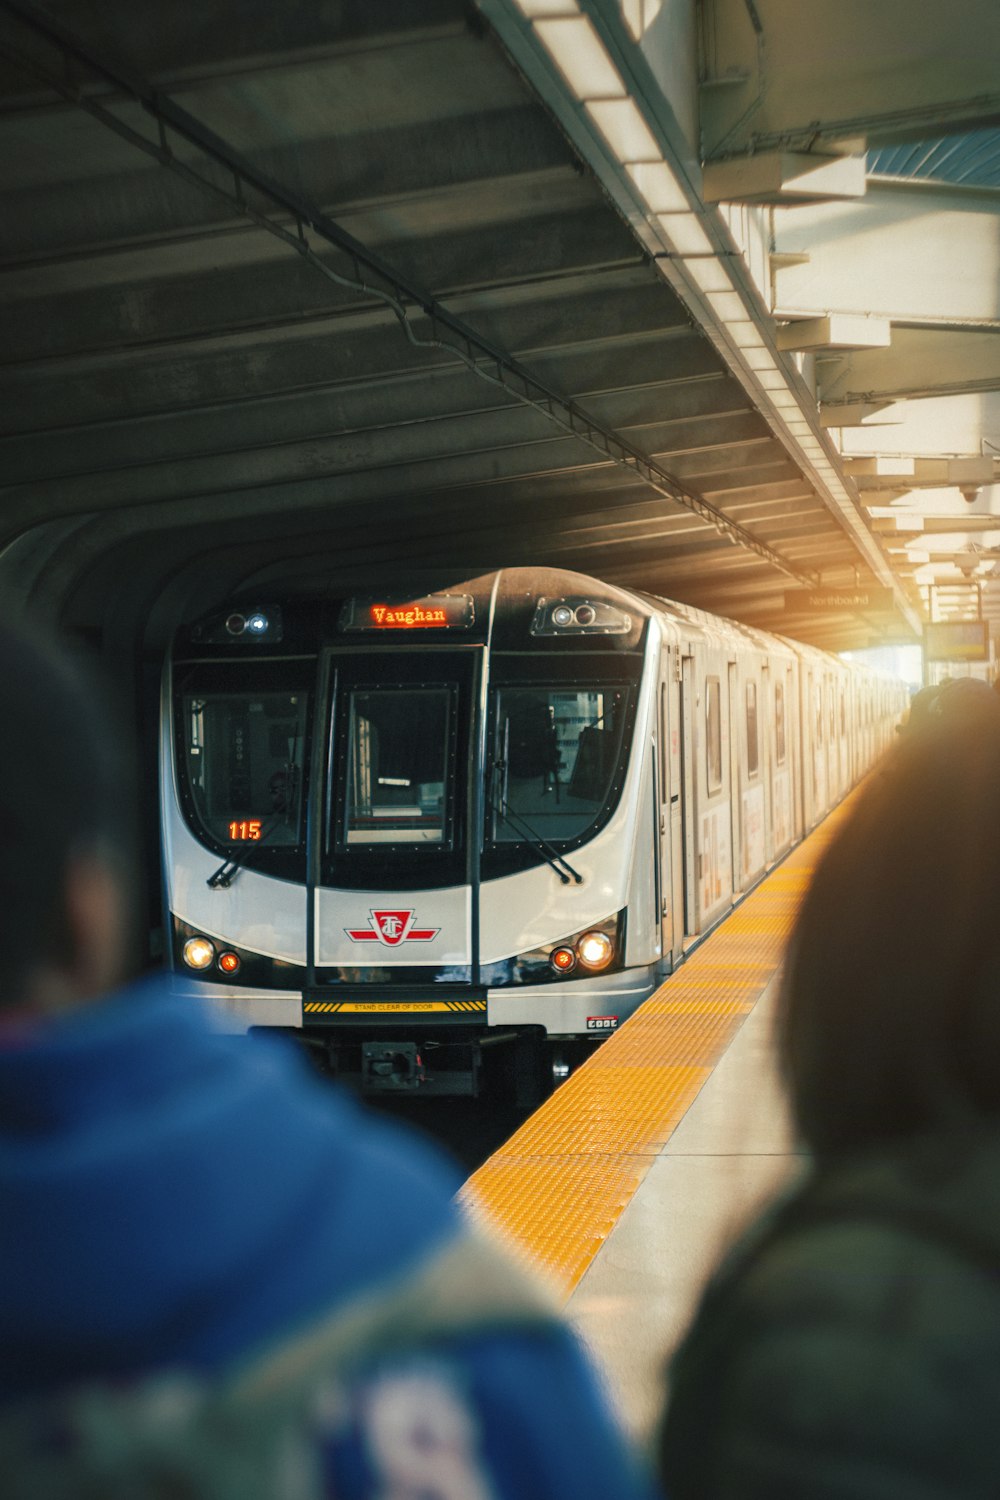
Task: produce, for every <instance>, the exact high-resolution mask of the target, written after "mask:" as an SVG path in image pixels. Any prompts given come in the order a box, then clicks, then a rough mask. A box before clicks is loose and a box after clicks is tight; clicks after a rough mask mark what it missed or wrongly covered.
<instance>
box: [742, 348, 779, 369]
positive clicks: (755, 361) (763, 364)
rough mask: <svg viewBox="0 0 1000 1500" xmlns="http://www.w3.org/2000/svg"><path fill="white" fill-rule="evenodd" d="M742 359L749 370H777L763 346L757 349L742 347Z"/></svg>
mask: <svg viewBox="0 0 1000 1500" xmlns="http://www.w3.org/2000/svg"><path fill="white" fill-rule="evenodd" d="M743 358H744V359H745V360H746V362H747V364H748V365H749V366H750V368H751V370H777V368H778V367H777V365H776V364H775V362H774V360H773V359H772V358H771V356H770V354H769V353H768V352H767V350H766V349H765V348H764V346H763V344H761V346H760V348H759V349H756V348H752V347H751V346H749V345H744V347H743Z"/></svg>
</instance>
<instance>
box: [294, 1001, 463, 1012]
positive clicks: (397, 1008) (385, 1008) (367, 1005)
mask: <svg viewBox="0 0 1000 1500" xmlns="http://www.w3.org/2000/svg"><path fill="white" fill-rule="evenodd" d="M302 1011H303V1014H304V1015H307V1016H317V1015H332V1014H334V1013H336V1014H337V1015H359V1014H360V1015H407V1014H410V1015H423V1014H425V1013H427V1012H429V1011H433V1012H437V1013H440V1012H442V1011H464V1012H468V1011H473V1012H476V1013H477V1014H479V1015H485V1014H486V1001H485V1000H306V1001H305V1002H304V1003H303V1006H302Z"/></svg>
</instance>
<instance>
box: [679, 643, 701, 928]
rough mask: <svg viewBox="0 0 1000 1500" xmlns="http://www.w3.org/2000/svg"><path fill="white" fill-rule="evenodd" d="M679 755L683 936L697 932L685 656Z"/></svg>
mask: <svg viewBox="0 0 1000 1500" xmlns="http://www.w3.org/2000/svg"><path fill="white" fill-rule="evenodd" d="M679 707H680V713H679V716H678V718H679V723H680V731H681V732H680V753H681V806H680V828H681V868H682V872H683V876H682V884H683V889H684V914H683V924H682V925H683V929H684V935H685V936H690V935H693V934H694V933H695V932H696V931H697V921H698V918H697V912H696V904H695V892H696V890H697V885H696V880H695V839H694V830H695V820H696V808H695V780H696V778H695V728H694V716H695V712H696V704H695V693H694V657H693V656H685V657H684V658H683V659H682V661H681V682H680V704H679Z"/></svg>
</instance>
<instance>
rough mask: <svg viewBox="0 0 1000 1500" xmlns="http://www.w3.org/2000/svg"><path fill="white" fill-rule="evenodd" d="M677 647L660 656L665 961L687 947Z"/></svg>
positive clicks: (662, 945)
mask: <svg viewBox="0 0 1000 1500" xmlns="http://www.w3.org/2000/svg"><path fill="white" fill-rule="evenodd" d="M677 660H678V657H677V655H676V651H675V649H672V648H670V647H666V646H665V647H664V648H663V652H662V654H661V657H660V684H659V718H658V723H657V741H658V744H659V751H660V754H659V784H660V801H659V810H658V828H659V834H658V837H659V847H658V857H659V868H660V953H661V955H662V958H663V960H664V961H665V964H666V963H667V961H668V960H669V959H670V958H671V957H672V955H674V954H678V955H679V954H680V953H681V952H682V951H683V946H684V860H683V853H682V850H683V829H682V827H681V784H682V770H681V759H682V758H681V748H680V729H679V711H680V683H679V681H678V680H677V673H676V671H675V663H676V662H677Z"/></svg>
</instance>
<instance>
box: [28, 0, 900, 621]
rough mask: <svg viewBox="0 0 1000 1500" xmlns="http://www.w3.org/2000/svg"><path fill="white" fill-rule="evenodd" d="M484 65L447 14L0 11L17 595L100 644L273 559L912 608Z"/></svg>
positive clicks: (747, 599)
mask: <svg viewBox="0 0 1000 1500" xmlns="http://www.w3.org/2000/svg"><path fill="white" fill-rule="evenodd" d="M484 8H485V9H487V10H489V9H490V7H484ZM509 45H510V40H509V38H508V37H504V39H503V42H501V40H500V38H499V37H498V35H497V34H496V31H495V30H494V29H493V26H492V25H491V24H490V21H489V20H487V19H485V18H484V16H483V14H482V13H481V12H480V11H478V10H476V9H474V8H472V7H468V6H464V5H461V4H459V3H456V0H422V3H421V4H420V5H419V6H418V5H415V4H412V3H406V0H383V3H380V4H379V5H378V6H372V5H369V4H366V3H355V4H351V3H345V4H342V5H340V6H332V5H331V6H313V7H298V6H296V7H281V6H278V7H274V6H271V5H267V6H265V5H263V4H260V3H255V0H250V3H248V0H239V4H236V3H235V0H222V3H217V4H214V5H212V6H210V7H196V6H194V5H189V4H185V5H176V6H169V7H163V6H154V5H153V4H152V3H151V0H138V3H136V0H129V3H128V4H126V3H125V0H105V3H104V4H103V5H102V6H101V8H100V10H99V11H97V10H96V9H95V8H94V7H91V6H89V5H88V6H85V5H83V4H81V3H79V0H63V3H58V0H50V3H49V4H47V5H45V6H44V7H43V6H41V5H38V6H35V7H33V8H31V9H29V7H27V6H24V5H21V4H20V3H18V4H11V3H7V0H0V182H2V191H3V199H4V204H5V213H4V216H3V219H2V221H0V275H2V291H0V295H2V298H3V304H4V314H3V323H4V338H3V369H2V371H0V452H2V460H3V478H4V486H3V494H2V496H0V548H3V549H5V550H3V551H2V552H0V590H2V591H3V593H4V594H6V595H7V596H8V597H9V598H10V599H13V600H14V602H15V603H16V604H19V605H25V604H33V605H34V606H35V607H37V608H38V609H40V610H42V611H46V612H48V613H49V614H51V615H54V616H61V617H62V618H63V619H64V620H66V621H68V622H69V623H73V624H77V625H79V626H81V627H85V628H88V629H90V630H92V631H95V632H99V631H101V630H106V629H107V628H108V618H109V611H111V610H113V608H114V605H113V603H112V602H110V601H112V600H113V599H114V598H116V597H117V598H118V599H120V598H121V597H122V596H123V594H130V596H131V597H132V599H133V601H134V603H135V607H136V609H137V610H138V609H140V607H141V609H143V610H145V609H147V608H148V609H153V610H154V612H155V610H156V608H159V609H160V610H161V613H162V615H163V618H164V619H166V618H167V617H168V616H169V613H170V610H171V609H181V610H182V609H187V608H190V607H191V601H192V600H193V599H195V598H202V597H205V596H207V595H208V594H210V593H212V592H215V593H222V592H224V591H225V590H227V589H230V588H233V587H236V586H238V585H239V583H240V582H241V580H243V579H245V578H247V577H252V576H255V575H257V574H258V572H259V570H260V569H261V568H262V567H264V566H265V565H266V564H267V563H268V562H271V561H273V559H275V558H276V557H288V558H289V559H290V560H293V561H295V562H296V565H297V566H298V565H301V568H302V569H303V571H304V572H305V571H308V572H309V574H310V576H317V577H319V576H321V575H323V574H324V573H325V574H326V575H327V576H329V574H330V573H331V572H333V573H335V574H336V575H337V576H343V577H354V578H362V577H370V576H374V575H375V574H376V572H377V571H378V570H380V569H394V570H396V571H397V572H398V571H399V570H401V569H403V568H405V567H410V566H412V567H414V568H420V569H423V568H425V567H428V566H434V567H440V568H441V569H442V570H445V571H447V570H451V571H453V572H454V573H455V574H460V573H463V572H467V573H469V574H471V573H474V572H477V571H481V570H483V569H485V568H491V567H494V566H498V565H503V564H511V565H513V564H520V563H527V562H540V563H541V562H544V563H547V564H552V565H556V566H566V567H568V568H573V569H576V570H579V571H581V572H589V573H592V574H595V575H597V576H600V577H604V578H607V579H609V580H611V581H614V582H618V583H622V584H625V585H629V586H634V587H640V588H645V589H649V590H653V591H655V592H659V593H662V594H665V595H667V596H670V597H675V598H678V599H681V600H684V601H686V602H689V603H693V604H696V605H699V606H701V607H704V608H706V609H710V610H714V611H717V612H721V613H726V614H730V615H732V616H734V617H736V618H738V619H742V620H745V621H748V622H750V623H752V624H756V625H760V626H762V627H764V628H769V629H777V630H788V629H789V628H790V619H791V617H790V616H789V614H788V612H787V611H786V609H785V594H786V591H789V590H792V589H796V588H801V587H803V586H815V585H819V584H822V585H824V586H827V587H832V586H837V585H842V586H853V585H855V584H857V585H859V586H861V587H867V586H869V585H874V584H882V585H883V586H884V585H885V584H886V583H887V582H889V583H891V584H893V586H894V587H895V589H896V593H897V600H901V601H903V604H904V607H905V603H906V599H907V595H906V594H905V592H904V591H903V589H902V588H901V587H900V585H899V584H898V582H896V581H895V580H894V579H893V578H892V575H891V573H890V572H889V569H888V564H886V563H885V560H884V557H883V554H882V552H881V550H880V548H879V546H878V543H877V542H876V541H875V540H874V537H873V534H872V532H871V528H870V527H869V526H868V523H867V519H866V518H864V517H863V516H862V513H861V511H860V508H858V520H857V522H856V523H854V522H852V523H851V524H845V520H844V516H843V515H842V514H841V513H839V512H838V511H837V509H836V507H835V506H834V505H833V504H832V503H831V499H830V496H829V494H827V493H825V492H824V490H823V486H822V485H821V484H820V483H818V482H817V478H816V473H815V472H814V471H813V470H812V469H811V468H810V466H809V465H807V464H803V463H799V462H796V461H795V456H794V454H793V451H790V446H789V444H788V442H787V441H785V440H783V436H782V434H781V432H780V430H778V429H777V428H776V426H775V423H774V421H773V420H772V418H771V416H767V417H765V415H763V414H762V412H761V411H760V410H758V409H757V408H756V406H755V403H754V401H753V399H752V397H751V395H750V394H748V391H747V388H746V385H745V383H744V382H741V380H739V379H737V378H736V375H735V374H734V372H733V368H732V366H731V365H730V364H729V363H727V361H726V360H725V359H724V358H723V357H722V356H721V355H720V352H719V349H718V348H717V347H716V346H715V344H713V342H712V341H711V340H710V339H709V338H708V337H706V335H705V334H704V332H702V331H701V329H700V328H699V327H698V326H697V325H696V323H695V322H694V321H693V319H692V314H691V311H689V307H690V303H689V302H687V299H685V298H684V297H683V296H682V295H680V294H679V291H678V287H677V286H676V285H672V284H671V282H670V280H669V279H668V278H667V277H666V276H665V275H664V274H663V267H662V266H661V265H658V264H657V257H656V254H655V252H654V253H651V251H650V246H649V243H648V240H645V239H644V238H643V236H641V235H637V233H636V232H635V225H634V223H630V222H629V216H628V215H627V214H625V213H623V211H622V206H621V203H620V202H618V201H615V199H614V195H612V194H609V192H608V188H607V183H606V182H602V181H601V180H600V179H599V174H597V173H595V172H594V171H593V170H592V168H591V164H590V163H589V162H584V161H583V160H581V154H580V153H579V150H578V149H574V146H573V145H571V143H570V140H569V139H568V138H567V135H568V132H567V130H566V122H565V120H564V119H560V118H559V111H558V110H557V109H556V110H553V107H552V104H553V101H552V99H551V97H548V94H547V91H546V90H545V89H542V90H541V92H542V94H545V95H546V97H545V98H544V101H543V99H542V98H541V97H540V96H539V92H538V90H537V79H536V80H534V83H535V85H536V86H535V87H533V86H532V82H529V81H528V79H527V78H526V77H525V76H524V70H523V68H520V67H518V66H515V65H514V63H513V62H512V60H511V56H510V55H509V53H508V50H507V47H508V46H509ZM569 134H571V132H569ZM686 303H687V305H686ZM789 369H790V370H791V366H789ZM794 373H795V372H794V371H792V376H794ZM910 597H912V598H915V597H916V595H915V593H913V594H911V596H910ZM164 600H168V601H169V605H165V604H164ZM888 618H889V617H882V618H881V619H880V620H874V619H865V618H864V617H862V616H849V615H843V616H838V615H816V616H810V615H809V614H806V613H802V614H797V615H795V616H794V619H791V623H792V625H793V626H794V632H793V633H795V634H797V635H798V636H800V637H801V638H804V639H815V640H817V641H819V642H820V643H821V644H825V645H827V646H830V647H831V648H834V649H839V648H845V647H850V646H855V645H864V644H868V643H869V642H870V640H871V638H872V632H873V630H876V629H881V628H884V627H885V625H886V623H887V620H888ZM894 620H895V625H896V627H897V628H898V629H899V630H901V631H903V632H905V629H906V624H905V621H904V618H903V615H902V614H900V613H898V612H897V614H896V615H895V617H894ZM914 620H915V615H914V614H912V613H911V614H910V624H911V625H912V624H913V623H914Z"/></svg>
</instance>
